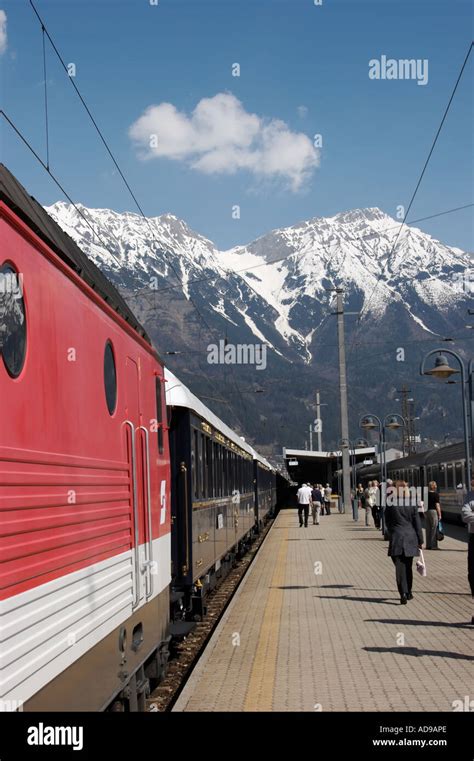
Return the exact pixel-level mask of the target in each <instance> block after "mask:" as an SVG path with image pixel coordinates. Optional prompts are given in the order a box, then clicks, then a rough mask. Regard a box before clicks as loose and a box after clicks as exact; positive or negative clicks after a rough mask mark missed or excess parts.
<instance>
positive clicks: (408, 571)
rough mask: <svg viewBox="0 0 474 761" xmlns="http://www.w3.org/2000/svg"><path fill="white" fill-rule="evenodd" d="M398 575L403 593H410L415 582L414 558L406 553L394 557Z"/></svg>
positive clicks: (399, 585)
mask: <svg viewBox="0 0 474 761" xmlns="http://www.w3.org/2000/svg"><path fill="white" fill-rule="evenodd" d="M392 560H393V564H394V566H395V574H396V577H397V587H398V591H399V592H400V597H402V595H405V596H406V595H408V594H410V592H411V587H412V584H413V558H407V557H406V555H396V556H395V557H392Z"/></svg>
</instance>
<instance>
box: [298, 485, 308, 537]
mask: <svg viewBox="0 0 474 761" xmlns="http://www.w3.org/2000/svg"><path fill="white" fill-rule="evenodd" d="M310 504H311V487H310V486H308V484H302V485H301V486H300V488H299V489H298V518H299V519H300V527H301V526H302V525H303V515H304V525H305V528H308V516H309V506H310Z"/></svg>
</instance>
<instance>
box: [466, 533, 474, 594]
mask: <svg viewBox="0 0 474 761" xmlns="http://www.w3.org/2000/svg"><path fill="white" fill-rule="evenodd" d="M467 578H468V579H469V586H470V587H471V594H472V596H473V597H474V534H469V544H468V546H467Z"/></svg>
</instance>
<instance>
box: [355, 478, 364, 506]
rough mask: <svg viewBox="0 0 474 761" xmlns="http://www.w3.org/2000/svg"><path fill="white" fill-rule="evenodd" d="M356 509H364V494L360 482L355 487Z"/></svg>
mask: <svg viewBox="0 0 474 761" xmlns="http://www.w3.org/2000/svg"><path fill="white" fill-rule="evenodd" d="M356 500H357V510H365V494H364V487H363V486H362V484H357V489H356Z"/></svg>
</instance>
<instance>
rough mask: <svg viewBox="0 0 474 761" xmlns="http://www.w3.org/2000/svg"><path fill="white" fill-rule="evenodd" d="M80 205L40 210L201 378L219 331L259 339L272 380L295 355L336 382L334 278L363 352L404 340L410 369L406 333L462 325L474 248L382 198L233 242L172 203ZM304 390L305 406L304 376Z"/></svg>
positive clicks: (159, 342)
mask: <svg viewBox="0 0 474 761" xmlns="http://www.w3.org/2000/svg"><path fill="white" fill-rule="evenodd" d="M78 208H79V211H80V214H78V212H77V211H76V210H75V208H74V207H73V206H71V205H70V204H67V203H62V202H60V203H56V204H54V205H53V206H51V207H49V208H47V211H48V212H49V213H50V214H51V216H52V217H54V219H56V221H57V222H58V223H59V224H60V225H61V227H62V228H63V229H64V230H65V231H66V232H68V233H69V234H70V235H71V237H73V238H74V239H75V240H76V241H77V243H78V244H79V245H80V246H81V248H83V250H84V251H85V252H86V253H87V254H88V255H89V256H90V257H91V258H92V259H93V260H94V261H95V263H96V264H97V265H98V266H99V267H100V268H101V269H102V270H103V271H104V272H105V274H107V275H108V276H109V277H110V278H111V279H112V281H113V282H114V283H115V284H116V285H118V287H119V288H121V290H122V292H123V294H124V296H125V297H126V298H127V299H128V300H129V302H130V305H131V307H132V308H133V309H134V310H135V312H136V313H137V316H138V317H139V318H140V319H141V320H142V322H144V323H145V325H146V327H147V329H148V331H149V333H150V335H151V336H152V337H153V338H154V340H155V343H156V346H157V348H158V350H159V351H162V352H170V351H171V352H181V353H182V355H183V357H185V356H186V357H187V359H186V360H185V368H184V371H185V372H186V373H188V374H191V373H192V371H194V373H193V375H196V371H197V370H198V369H199V374H200V377H201V379H202V376H203V374H207V373H208V372H209V371H210V369H211V368H210V367H209V365H208V364H206V347H207V345H208V344H209V343H210V342H212V341H216V340H217V339H218V338H224V337H226V338H227V339H228V340H230V341H233V342H245V343H249V342H265V343H266V344H267V345H268V351H269V354H270V360H269V366H270V368H271V374H272V379H274V382H275V385H277V383H276V379H277V378H278V377H279V376H280V375H281V376H282V378H285V377H286V378H287V379H288V378H289V375H292V376H293V375H294V373H293V370H290V368H291V367H293V366H294V365H295V364H296V365H298V366H299V368H300V369H299V374H300V376H301V377H303V376H305V375H306V372H310V374H311V376H313V375H314V373H315V372H317V373H318V374H319V375H318V378H317V382H318V384H319V385H320V387H324V384H325V383H328V384H329V386H330V387H331V388H330V389H328V393H329V394H331V393H333V391H334V390H333V388H332V386H333V381H334V370H335V367H336V365H335V356H336V355H335V347H336V341H335V322H334V320H333V319H332V318H331V317H330V316H329V315H330V313H331V312H332V311H334V310H333V308H332V307H331V301H332V299H333V296H334V294H333V292H332V291H331V289H334V288H335V287H343V288H344V292H345V303H346V308H347V309H348V310H349V311H353V312H354V311H355V312H359V313H362V320H361V321H360V322H357V320H356V319H355V318H352V319H351V318H350V317H348V318H347V319H346V331H347V340H348V345H349V347H350V349H354V347H355V348H356V355H357V357H359V359H360V358H361V357H362V362H364V360H363V357H365V356H366V355H367V349H366V348H365V347H367V346H369V349H370V342H373V344H374V346H380V344H381V343H384V342H385V343H386V346H387V347H390V346H391V345H392V344H394V345H396V346H397V347H403V346H404V345H405V344H406V350H407V354H408V355H409V356H408V363H410V362H411V363H412V366H411V370H410V372H413V371H414V363H415V356H414V352H413V351H412V350H411V347H412V344H416V343H420V342H423V341H424V340H426V341H427V342H426V343H425V344H424V348H426V350H429V349H430V348H434V347H435V345H436V343H433V342H431V343H429V340H430V339H431V341H434V340H435V339H437V338H439V339H440V340H441V339H443V338H444V337H446V336H448V335H452V334H453V333H459V331H460V330H461V329H463V330H464V327H465V322H466V314H467V313H466V308H467V304H468V302H470V300H471V294H470V293H469V286H470V283H469V277H466V276H465V273H466V271H468V272H469V271H470V268H471V267H472V259H471V256H470V255H469V254H467V253H465V252H463V251H461V250H459V249H456V248H453V247H449V246H447V245H444V244H443V243H441V242H440V241H437V240H435V239H433V238H432V237H430V236H429V235H427V234H426V233H424V232H422V231H421V230H419V229H417V228H415V227H410V226H405V227H403V228H402V230H401V232H400V224H401V223H400V221H397V220H395V219H393V218H392V217H390V216H388V215H387V214H385V213H384V212H383V211H381V210H380V209H378V208H369V209H355V210H352V211H348V212H343V213H340V214H337V215H335V216H334V217H328V218H313V219H310V220H308V221H305V222H301V223H299V224H296V225H294V226H292V227H287V228H283V229H278V230H274V231H272V232H270V233H268V234H267V235H264V236H262V237H261V238H258V239H257V240H255V241H253V242H252V243H250V244H248V245H246V246H236V247H234V248H232V249H230V250H228V251H220V250H218V249H217V248H216V246H215V245H214V244H213V243H212V242H211V241H210V240H208V239H207V238H205V237H204V236H202V235H200V234H198V233H196V232H194V231H192V230H191V229H190V228H189V227H188V226H187V225H186V224H185V222H183V221H182V220H180V219H178V218H177V217H175V216H173V215H171V214H165V215H162V216H160V217H155V218H149V219H144V218H143V217H141V216H140V215H138V214H134V213H122V214H120V213H116V212H114V211H111V210H109V209H87V208H85V207H83V206H79V207H78ZM86 220H87V221H86ZM471 306H472V304H471ZM198 312H199V315H198ZM389 342H391V343H389ZM361 347H364V348H361ZM369 353H370V351H369ZM418 354H419V352H418ZM418 354H417V357H418ZM349 360H350V352H349ZM174 361H175V362H177V360H174ZM182 361H184V359H183V358H182ZM333 361H334V365H333V366H331V365H332V364H333ZM379 364H380V362H379ZM304 368H307V370H304ZM407 368H408V365H405V366H404V369H405V370H407ZM174 369H176V371H177V372H182V371H183V368H182V366H179V364H178V365H176V364H174ZM358 369H359V370H360V368H358V367H357V366H356V367H355V368H354V372H355V373H357V371H358ZM400 369H401V368H400V367H396V370H397V371H398V370H400ZM240 371H241V372H242V373H243V374H244V376H245V378H246V382H247V381H248V382H249V383H255V382H257V381H258V382H259V383H260V382H262V383H263V379H261V378H260V376H261V375H263V374H261V373H255V368H253V376H252V375H251V372H252V369H251V368H240ZM380 371H381V368H377V369H374V372H373V373H372V372H371V378H373V379H375V378H376V377H377V375H378V374H380ZM245 373H247V375H245ZM244 376H243V377H244ZM381 377H382V376H381ZM312 384H313V386H314V380H312ZM291 388H292V391H293V392H295V391H296V388H295V385H294V383H292V386H291ZM197 390H198V389H197ZM235 393H238V392H237V391H236V392H235ZM299 393H300V395H301V396H300V401H301V404H302V406H303V407H306V408H307V406H308V404H307V402H306V401H305V398H306V397H307V390H305V387H304V384H302V386H301V391H300V392H299ZM368 393H370V392H368ZM274 396H275V394H273V397H274ZM374 398H378V397H377V396H375V397H374ZM231 401H232V403H235V402H237V401H238V400H237V399H234V400H231ZM274 403H275V400H274ZM263 406H264V407H265V403H264V405H263ZM260 407H261V404H260V402H259V408H260ZM271 407H272V405H270V410H271V411H272V413H274V412H275V410H274V409H271ZM270 410H267V412H268V411H270ZM309 414H311V413H309Z"/></svg>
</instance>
